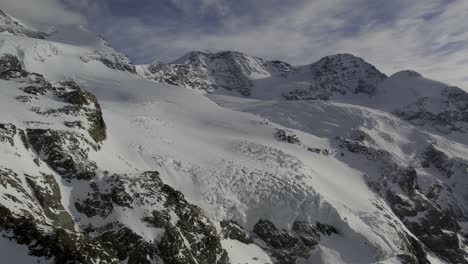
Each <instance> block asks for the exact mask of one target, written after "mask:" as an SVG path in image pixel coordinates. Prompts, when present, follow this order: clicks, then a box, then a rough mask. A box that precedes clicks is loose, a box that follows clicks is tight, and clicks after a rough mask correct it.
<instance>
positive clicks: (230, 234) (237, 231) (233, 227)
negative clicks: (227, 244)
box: [221, 220, 254, 244]
mask: <svg viewBox="0 0 468 264" xmlns="http://www.w3.org/2000/svg"><path fill="white" fill-rule="evenodd" d="M221 228H222V229H223V231H222V233H223V236H224V238H226V239H234V240H237V241H240V242H242V243H244V244H252V243H254V241H253V240H252V238H251V237H250V235H249V234H248V233H246V232H245V231H244V229H243V228H242V227H241V226H239V224H237V223H236V222H234V221H232V220H223V221H221Z"/></svg>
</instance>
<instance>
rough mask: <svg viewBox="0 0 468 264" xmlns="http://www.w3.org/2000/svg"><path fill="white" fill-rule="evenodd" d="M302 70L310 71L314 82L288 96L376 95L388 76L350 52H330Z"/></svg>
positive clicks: (302, 97) (300, 97) (287, 94)
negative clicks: (379, 86) (334, 53)
mask: <svg viewBox="0 0 468 264" xmlns="http://www.w3.org/2000/svg"><path fill="white" fill-rule="evenodd" d="M298 71H299V72H301V73H302V74H308V75H310V79H309V80H310V81H311V85H310V87H309V88H308V89H298V90H294V91H291V92H288V93H285V94H283V96H284V98H285V99H287V100H316V99H320V100H329V99H331V98H333V97H335V96H345V95H347V94H362V96H372V95H373V94H374V93H375V91H376V89H377V86H378V85H379V84H380V83H381V82H382V81H383V80H384V79H385V78H387V76H386V75H385V74H383V73H381V72H380V71H379V70H377V69H376V68H375V67H374V66H372V65H370V64H368V63H367V62H365V61H364V60H363V59H361V58H358V57H355V56H353V55H350V54H337V55H333V56H327V57H325V58H323V59H321V60H319V61H318V62H316V63H313V64H311V65H309V66H302V67H300V68H299V69H298Z"/></svg>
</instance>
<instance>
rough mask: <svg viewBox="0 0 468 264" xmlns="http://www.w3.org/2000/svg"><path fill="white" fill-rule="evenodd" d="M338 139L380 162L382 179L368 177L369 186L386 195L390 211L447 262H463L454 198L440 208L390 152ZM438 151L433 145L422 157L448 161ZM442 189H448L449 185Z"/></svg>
mask: <svg viewBox="0 0 468 264" xmlns="http://www.w3.org/2000/svg"><path fill="white" fill-rule="evenodd" d="M338 140H339V142H340V145H341V147H343V148H347V149H348V150H349V151H350V152H353V153H355V154H360V155H364V156H365V157H366V158H367V159H369V160H372V161H374V162H378V163H380V164H381V165H380V166H381V167H380V170H381V174H382V177H383V178H382V179H383V180H382V182H376V180H377V179H375V178H374V179H370V178H368V181H369V184H370V186H371V188H373V189H375V190H376V192H378V193H380V194H381V195H382V196H383V197H385V199H386V200H387V201H388V203H389V204H390V207H391V208H392V210H393V212H394V213H395V214H396V215H397V216H398V217H399V218H400V219H401V220H402V222H403V223H404V224H405V226H406V227H407V228H408V229H409V230H410V231H411V232H412V233H413V234H414V235H415V236H416V237H417V238H418V239H419V240H420V241H421V242H422V243H423V244H424V245H425V246H426V247H427V248H429V249H430V250H431V251H432V252H435V253H437V254H438V255H439V256H441V257H442V258H444V259H446V260H448V261H450V262H454V263H466V260H465V257H466V253H465V251H463V250H462V249H461V248H460V243H461V241H460V240H459V239H458V237H457V235H456V234H457V232H459V230H460V226H459V224H458V220H460V221H465V220H463V219H464V216H463V213H462V209H461V208H459V207H458V206H457V205H456V203H455V202H453V198H450V199H452V202H450V203H449V206H446V207H445V208H443V209H441V208H440V206H439V205H438V204H437V197H434V199H432V200H431V199H430V196H429V197H426V196H424V194H423V193H422V192H421V188H420V187H419V186H418V181H417V178H418V175H417V172H416V170H415V169H414V168H412V167H407V168H402V167H401V166H400V165H398V163H397V162H395V161H393V159H392V157H391V155H390V154H389V153H385V152H382V151H381V150H375V149H372V148H369V147H367V146H366V145H364V143H363V142H359V141H353V140H349V139H343V138H338ZM428 153H429V154H428ZM441 154H442V153H439V152H437V151H434V148H433V147H429V151H426V152H425V153H423V154H422V156H423V160H425V162H427V163H428V164H439V165H440V164H444V163H447V162H449V161H448V160H447V159H446V157H444V155H441ZM446 168H447V166H442V167H441V169H442V172H444V171H445V169H446ZM395 186H398V187H399V189H397V188H396V187H395ZM441 188H445V189H447V188H448V187H441ZM431 195H432V196H435V195H436V194H435V193H432V194H431ZM449 201H450V200H449ZM413 244H414V243H413ZM413 247H416V245H413ZM413 257H415V256H413ZM402 258H404V259H406V260H405V261H409V259H411V257H408V256H406V257H405V256H402ZM415 258H416V259H419V260H418V261H419V262H409V263H425V262H424V261H425V260H424V259H423V260H421V258H420V257H415Z"/></svg>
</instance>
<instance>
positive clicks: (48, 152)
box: [26, 129, 98, 180]
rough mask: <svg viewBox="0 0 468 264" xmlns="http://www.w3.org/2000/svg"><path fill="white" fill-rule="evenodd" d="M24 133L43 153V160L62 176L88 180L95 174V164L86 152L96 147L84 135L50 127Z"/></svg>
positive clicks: (37, 149) (36, 149)
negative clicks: (44, 157)
mask: <svg viewBox="0 0 468 264" xmlns="http://www.w3.org/2000/svg"><path fill="white" fill-rule="evenodd" d="M26 133H27V137H28V140H29V142H30V143H31V146H32V147H33V148H34V150H35V151H36V152H37V153H42V154H44V155H45V156H46V157H47V158H46V159H45V160H44V161H45V162H46V163H47V164H48V165H49V166H50V167H51V168H53V169H54V170H55V171H56V172H57V173H58V174H60V175H61V176H62V177H64V178H66V179H80V180H90V179H92V178H94V176H95V175H96V169H97V166H96V164H95V162H93V161H90V160H89V159H88V153H89V151H90V150H91V149H94V150H96V149H97V148H98V147H97V146H96V145H95V144H94V143H92V142H90V141H88V140H87V139H86V138H85V137H84V136H82V135H80V134H77V133H74V132H69V131H56V130H50V129H28V130H27V131H26Z"/></svg>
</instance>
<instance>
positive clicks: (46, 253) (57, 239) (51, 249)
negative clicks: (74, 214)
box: [0, 205, 119, 264]
mask: <svg viewBox="0 0 468 264" xmlns="http://www.w3.org/2000/svg"><path fill="white" fill-rule="evenodd" d="M0 230H2V231H7V232H12V234H13V236H12V239H14V240H16V242H17V243H19V244H23V245H27V246H28V248H29V250H30V254H31V255H33V256H38V257H40V256H43V257H46V258H49V259H52V258H53V263H57V264H60V263H83V264H94V263H96V262H98V261H99V263H105V264H108V263H109V264H111V263H119V261H118V259H117V258H116V257H115V256H113V254H112V252H108V251H106V250H105V249H104V248H103V247H102V246H101V245H100V243H99V242H97V241H96V240H95V239H93V238H91V237H90V236H88V235H86V234H79V233H75V232H71V231H67V230H65V229H61V228H57V227H54V226H47V227H43V226H41V225H39V223H37V222H36V220H35V219H33V218H31V217H27V216H15V215H13V214H12V213H11V212H10V211H9V210H8V209H7V208H5V207H4V206H3V205H0Z"/></svg>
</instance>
